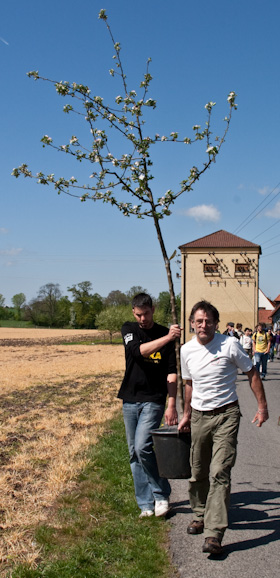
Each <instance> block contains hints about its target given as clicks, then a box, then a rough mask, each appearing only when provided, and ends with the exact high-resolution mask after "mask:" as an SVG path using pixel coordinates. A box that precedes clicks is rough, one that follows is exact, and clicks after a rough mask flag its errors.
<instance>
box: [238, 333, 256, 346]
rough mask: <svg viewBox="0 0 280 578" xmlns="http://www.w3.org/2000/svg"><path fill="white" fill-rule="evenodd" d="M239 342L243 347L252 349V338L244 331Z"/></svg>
mask: <svg viewBox="0 0 280 578" xmlns="http://www.w3.org/2000/svg"><path fill="white" fill-rule="evenodd" d="M240 343H241V345H242V347H243V348H244V349H252V344H253V340H252V337H251V336H250V335H245V333H244V335H242V337H240Z"/></svg>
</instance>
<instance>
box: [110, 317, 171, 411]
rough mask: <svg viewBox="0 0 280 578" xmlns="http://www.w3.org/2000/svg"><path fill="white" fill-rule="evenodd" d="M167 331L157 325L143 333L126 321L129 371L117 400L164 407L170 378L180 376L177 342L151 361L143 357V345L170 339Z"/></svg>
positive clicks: (164, 348) (153, 356)
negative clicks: (170, 375) (178, 371)
mask: <svg viewBox="0 0 280 578" xmlns="http://www.w3.org/2000/svg"><path fill="white" fill-rule="evenodd" d="M167 333H168V329H167V327H163V325H158V324H157V323H154V325H153V327H152V328H151V329H141V328H140V327H139V325H138V323H136V322H135V323H133V322H131V321H127V322H126V323H124V325H123V326H122V336H123V341H124V347H125V361H126V370H125V375H124V378H123V382H122V385H121V388H120V391H119V393H118V397H119V398H121V399H123V400H124V401H128V402H132V403H135V402H137V401H139V402H147V401H150V402H151V401H153V402H156V403H162V404H165V401H166V395H167V375H168V374H170V373H177V369H176V356H175V346H174V342H173V341H172V342H169V343H168V344H167V345H165V346H164V347H162V348H161V349H159V351H156V352H155V353H152V354H151V355H150V356H149V357H148V358H147V357H143V356H142V355H141V353H140V345H141V343H147V342H148V341H154V340H155V339H158V338H159V337H163V336H164V335H167Z"/></svg>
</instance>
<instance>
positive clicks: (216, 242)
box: [179, 229, 261, 254]
mask: <svg viewBox="0 0 280 578" xmlns="http://www.w3.org/2000/svg"><path fill="white" fill-rule="evenodd" d="M222 247H223V248H225V247H228V248H242V249H245V248H248V249H249V248H251V249H253V248H254V249H257V250H258V251H259V252H260V254H261V247H260V245H256V244H255V243H251V241H246V239H242V238H241V237H237V236H236V235H232V233H228V232H227V231H224V230H223V229H221V230H220V231H216V233H212V234H211V235H206V236H205V237H200V238H199V239H196V240H195V241H191V242H190V243H185V244H184V245H180V247H179V249H189V248H190V249H193V248H205V249H206V248H207V249H209V248H211V249H218V248H222Z"/></svg>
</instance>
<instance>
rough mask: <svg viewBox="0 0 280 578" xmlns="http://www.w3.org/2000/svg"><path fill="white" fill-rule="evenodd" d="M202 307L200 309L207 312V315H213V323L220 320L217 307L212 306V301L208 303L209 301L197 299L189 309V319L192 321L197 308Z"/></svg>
mask: <svg viewBox="0 0 280 578" xmlns="http://www.w3.org/2000/svg"><path fill="white" fill-rule="evenodd" d="M199 309H202V311H204V313H207V314H208V315H209V314H211V315H212V317H213V321H214V323H219V321H220V314H219V311H218V309H216V307H214V305H212V303H209V301H204V300H203V301H198V303H196V304H195V305H194V306H193V308H192V310H191V314H190V316H189V321H193V320H194V316H195V313H196V312H197V311H198V310H199Z"/></svg>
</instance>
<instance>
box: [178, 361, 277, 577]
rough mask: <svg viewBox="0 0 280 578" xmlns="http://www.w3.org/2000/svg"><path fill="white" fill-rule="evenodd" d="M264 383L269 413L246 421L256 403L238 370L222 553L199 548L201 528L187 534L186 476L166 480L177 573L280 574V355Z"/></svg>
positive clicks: (252, 414) (246, 382)
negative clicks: (236, 424)
mask: <svg viewBox="0 0 280 578" xmlns="http://www.w3.org/2000/svg"><path fill="white" fill-rule="evenodd" d="M264 386H265V391H266V396H267V401H268V407H269V415H270V417H269V420H268V421H267V422H266V423H265V424H264V425H263V426H262V427H261V428H258V427H256V426H255V424H252V423H251V421H252V419H253V417H254V415H255V413H256V410H257V405H256V400H255V397H254V395H253V394H252V392H251V389H250V387H249V382H248V378H247V376H246V375H242V374H240V375H239V376H238V381H237V392H238V397H239V401H240V407H241V412H242V418H241V424H240V430H239V436H238V455H237V461H236V465H235V467H234V468H233V470H232V491H231V506H230V510H229V528H228V530H227V531H226V534H225V537H224V541H223V546H224V552H223V554H222V555H221V556H219V557H214V556H210V555H209V554H204V553H203V552H202V545H203V542H204V537H203V534H200V535H197V536H190V535H188V534H187V525H188V524H189V522H190V521H191V520H192V513H191V509H190V506H189V501H188V481H187V480H172V481H171V485H172V494H171V503H172V506H173V508H172V511H171V512H170V514H169V519H170V520H171V532H170V540H171V553H172V560H173V563H174V565H175V566H176V568H177V569H178V574H179V577H180V578H226V577H227V576H230V577H232V576H237V577H238V578H243V577H244V578H245V577H246V578H251V577H253V576H257V577H258V578H275V577H276V576H279V574H280V425H279V423H280V360H274V362H273V363H269V364H268V373H267V379H266V381H265V382H264ZM278 420H279V423H278ZM172 578H173V577H172Z"/></svg>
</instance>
